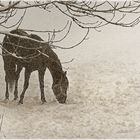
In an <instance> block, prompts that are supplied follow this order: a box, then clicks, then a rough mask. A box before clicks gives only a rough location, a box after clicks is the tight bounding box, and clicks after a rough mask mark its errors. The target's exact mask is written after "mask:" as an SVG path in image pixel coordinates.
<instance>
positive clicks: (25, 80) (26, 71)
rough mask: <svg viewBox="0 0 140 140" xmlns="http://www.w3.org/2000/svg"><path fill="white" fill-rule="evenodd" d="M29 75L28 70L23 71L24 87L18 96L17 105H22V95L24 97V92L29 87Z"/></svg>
mask: <svg viewBox="0 0 140 140" xmlns="http://www.w3.org/2000/svg"><path fill="white" fill-rule="evenodd" d="M30 75H31V71H30V70H28V69H25V78H24V86H23V91H22V93H21V95H20V100H19V104H23V98H24V95H25V92H26V90H27V88H28V86H29V78H30Z"/></svg>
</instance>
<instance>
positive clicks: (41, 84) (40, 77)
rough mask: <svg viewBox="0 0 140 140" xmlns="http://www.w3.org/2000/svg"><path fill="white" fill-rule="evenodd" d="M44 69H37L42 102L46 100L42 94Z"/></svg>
mask: <svg viewBox="0 0 140 140" xmlns="http://www.w3.org/2000/svg"><path fill="white" fill-rule="evenodd" d="M45 70H46V68H45V69H42V70H39V71H38V76H39V84H40V91H41V101H42V103H44V102H46V99H45V95H44V75H45Z"/></svg>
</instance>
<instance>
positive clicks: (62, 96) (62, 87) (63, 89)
mask: <svg viewBox="0 0 140 140" xmlns="http://www.w3.org/2000/svg"><path fill="white" fill-rule="evenodd" d="M66 74H67V72H62V74H61V78H60V80H59V82H58V83H56V84H53V85H52V89H53V92H54V94H55V96H56V99H57V101H58V102H59V103H62V104H64V103H65V102H66V99H67V89H68V86H69V81H68V78H67V76H66Z"/></svg>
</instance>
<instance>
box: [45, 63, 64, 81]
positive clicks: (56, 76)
mask: <svg viewBox="0 0 140 140" xmlns="http://www.w3.org/2000/svg"><path fill="white" fill-rule="evenodd" d="M48 68H49V70H50V72H51V75H52V78H53V84H58V83H59V82H60V80H61V78H62V73H63V70H62V66H61V65H58V64H56V63H55V64H53V65H52V64H51V65H49V67H48Z"/></svg>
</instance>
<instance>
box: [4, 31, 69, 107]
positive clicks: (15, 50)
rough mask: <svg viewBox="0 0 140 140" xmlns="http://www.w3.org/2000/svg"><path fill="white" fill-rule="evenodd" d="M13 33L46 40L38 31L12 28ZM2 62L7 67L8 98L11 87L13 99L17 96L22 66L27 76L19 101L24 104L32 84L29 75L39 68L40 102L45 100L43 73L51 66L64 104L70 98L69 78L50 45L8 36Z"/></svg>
mask: <svg viewBox="0 0 140 140" xmlns="http://www.w3.org/2000/svg"><path fill="white" fill-rule="evenodd" d="M10 33H12V34H16V35H22V36H25V37H30V38H32V39H36V40H38V41H43V40H42V39H41V38H40V37H39V36H37V35H35V34H30V35H29V34H27V33H26V32H25V31H23V30H21V29H16V30H12V31H11V32H10ZM2 53H3V61H4V70H5V81H6V93H5V98H6V99H9V89H13V88H14V87H15V90H14V100H16V99H17V98H18V79H19V76H20V72H21V70H22V68H23V67H24V68H25V76H24V77H25V79H24V87H23V91H22V93H21V95H20V100H19V103H20V104H23V98H24V95H25V92H26V90H27V88H28V86H29V79H30V75H31V73H32V72H33V71H35V70H37V71H38V76H39V82H40V90H41V101H42V102H43V103H44V102H46V99H45V95H44V75H45V71H46V68H48V69H49V71H50V73H51V75H52V78H53V84H52V89H53V92H54V94H55V96H56V99H57V100H58V102H59V103H65V101H66V98H67V88H68V84H69V83H68V79H67V77H66V72H64V71H63V69H62V66H61V63H60V60H59V59H58V56H57V55H56V54H55V52H54V51H53V50H52V49H51V47H50V46H49V45H48V44H45V45H44V46H43V47H41V46H40V44H39V43H38V42H35V41H32V40H27V39H24V38H19V37H16V36H11V35H6V36H5V37H4V40H3V50H2Z"/></svg>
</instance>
